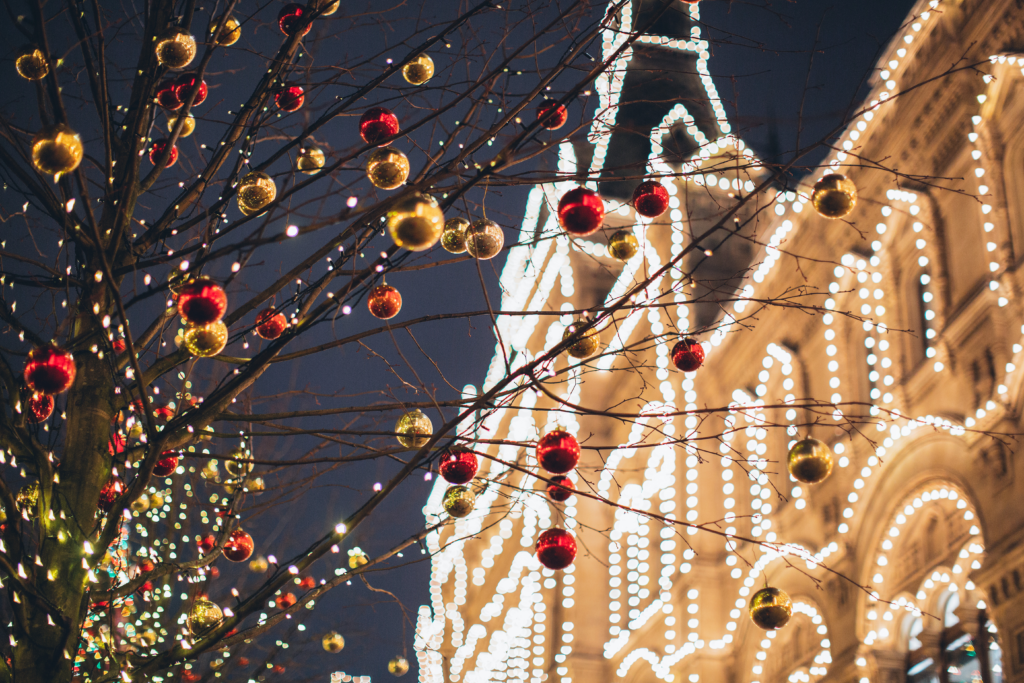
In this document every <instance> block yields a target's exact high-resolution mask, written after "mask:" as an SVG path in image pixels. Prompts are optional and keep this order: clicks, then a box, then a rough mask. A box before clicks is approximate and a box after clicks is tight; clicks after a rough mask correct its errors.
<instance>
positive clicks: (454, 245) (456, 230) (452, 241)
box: [441, 218, 470, 254]
mask: <svg viewBox="0 0 1024 683" xmlns="http://www.w3.org/2000/svg"><path fill="white" fill-rule="evenodd" d="M469 227H470V224H469V221H467V220H466V219H465V218H449V219H448V220H447V221H445V224H444V230H443V231H442V232H441V246H442V247H444V250H445V251H447V252H448V253H449V254H461V253H463V252H465V251H466V232H467V231H468V230H469Z"/></svg>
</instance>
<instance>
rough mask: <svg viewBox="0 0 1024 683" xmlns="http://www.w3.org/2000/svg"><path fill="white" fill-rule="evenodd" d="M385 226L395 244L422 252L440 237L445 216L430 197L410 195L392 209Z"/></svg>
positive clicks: (435, 201)
mask: <svg viewBox="0 0 1024 683" xmlns="http://www.w3.org/2000/svg"><path fill="white" fill-rule="evenodd" d="M387 224H388V232H389V233H391V239H393V240H394V241H395V244H397V245H398V246H400V247H405V248H406V249H408V250H409V251H425V250H426V249H429V248H430V247H432V246H434V245H435V244H436V243H437V240H438V239H439V238H440V237H441V231H442V230H443V229H444V214H443V213H442V212H441V207H439V206H438V205H437V200H435V199H434V198H433V197H431V196H428V195H424V194H418V193H417V194H411V195H409V196H408V197H403V198H402V199H400V200H398V201H397V202H396V203H395V204H394V205H392V207H391V210H390V211H388V216H387Z"/></svg>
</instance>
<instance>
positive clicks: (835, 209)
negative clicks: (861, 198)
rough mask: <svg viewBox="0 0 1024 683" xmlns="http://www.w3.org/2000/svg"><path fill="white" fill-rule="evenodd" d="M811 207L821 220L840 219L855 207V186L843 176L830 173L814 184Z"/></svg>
mask: <svg viewBox="0 0 1024 683" xmlns="http://www.w3.org/2000/svg"><path fill="white" fill-rule="evenodd" d="M811 205H812V206H814V210H815V211H817V212H818V215H819V216H822V217H823V218H828V219H835V218H842V217H843V216H846V215H847V214H849V213H850V212H851V211H853V207H854V206H856V205H857V186H856V185H854V184H853V181H852V180H850V179H849V178H847V177H846V176H844V175H841V174H839V173H830V174H829V175H827V176H825V177H824V178H822V179H821V180H819V181H818V182H816V183H814V189H813V190H812V191H811Z"/></svg>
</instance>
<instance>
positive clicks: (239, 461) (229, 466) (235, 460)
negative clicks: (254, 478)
mask: <svg viewBox="0 0 1024 683" xmlns="http://www.w3.org/2000/svg"><path fill="white" fill-rule="evenodd" d="M228 457H229V458H231V459H230V460H225V461H224V469H226V470H227V471H228V474H230V475H231V476H232V477H235V478H236V479H237V478H239V477H244V476H246V475H248V474H249V473H250V472H252V468H253V467H255V465H254V464H253V461H252V456H251V455H250V454H249V453H247V452H246V451H245V449H244V448H236V449H235V450H233V451H231V453H229V454H228Z"/></svg>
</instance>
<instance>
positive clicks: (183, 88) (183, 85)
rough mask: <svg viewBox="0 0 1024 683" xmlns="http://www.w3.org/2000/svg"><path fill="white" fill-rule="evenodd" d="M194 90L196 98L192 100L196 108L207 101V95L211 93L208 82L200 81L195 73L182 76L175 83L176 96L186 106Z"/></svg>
mask: <svg viewBox="0 0 1024 683" xmlns="http://www.w3.org/2000/svg"><path fill="white" fill-rule="evenodd" d="M193 90H194V91H195V93H196V96H195V97H194V98H193V99H192V106H193V107H196V106H199V105H200V104H202V103H203V102H205V101H206V95H207V94H208V93H209V92H210V90H209V88H207V87H206V81H203V80H200V79H199V78H198V77H197V76H196V75H195V74H193V73H185V74H182V75H180V76H178V78H177V80H175V81H174V94H175V95H177V96H178V100H179V101H180V102H181V103H182V104H185V101H186V100H188V98H189V97H190V96H191V95H192V91H193Z"/></svg>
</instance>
